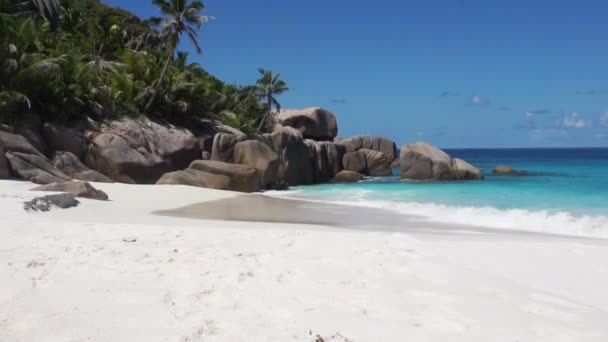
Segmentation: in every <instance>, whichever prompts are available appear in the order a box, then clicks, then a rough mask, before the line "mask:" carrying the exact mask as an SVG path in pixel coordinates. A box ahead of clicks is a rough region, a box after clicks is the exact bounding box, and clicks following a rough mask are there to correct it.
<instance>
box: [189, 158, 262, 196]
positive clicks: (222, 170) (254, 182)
mask: <svg viewBox="0 0 608 342" xmlns="http://www.w3.org/2000/svg"><path fill="white" fill-rule="evenodd" d="M189 168H190V169H194V170H199V171H204V172H207V173H211V174H215V175H223V176H227V177H229V178H230V186H229V188H230V190H233V191H240V192H256V191H259V190H260V184H261V182H260V175H259V173H258V171H257V170H256V169H255V168H253V167H251V166H249V165H240V164H230V163H224V162H220V161H215V160H196V161H194V162H192V164H190V167H189Z"/></svg>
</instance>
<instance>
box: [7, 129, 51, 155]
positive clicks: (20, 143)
mask: <svg viewBox="0 0 608 342" xmlns="http://www.w3.org/2000/svg"><path fill="white" fill-rule="evenodd" d="M0 144H2V145H4V150H5V152H20V153H25V154H34V155H37V156H39V157H42V158H46V157H45V156H44V154H42V153H41V152H40V151H38V150H37V149H36V148H35V147H34V146H33V145H32V144H31V143H30V142H29V141H28V140H27V139H26V138H24V137H23V136H21V135H18V134H13V133H9V132H4V131H0Z"/></svg>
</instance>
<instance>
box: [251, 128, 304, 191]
mask: <svg viewBox="0 0 608 342" xmlns="http://www.w3.org/2000/svg"><path fill="white" fill-rule="evenodd" d="M257 138H258V140H260V141H262V142H264V143H266V144H267V145H268V146H270V147H271V148H272V150H273V151H274V152H275V153H276V154H278V155H279V158H280V161H281V163H280V165H279V181H281V182H284V183H286V184H288V185H292V186H296V185H307V184H312V183H313V182H314V168H313V162H312V160H311V157H310V154H309V148H308V146H307V145H306V144H305V143H304V139H303V137H302V134H301V133H300V132H299V131H298V130H296V129H294V128H292V127H278V128H277V129H276V130H275V131H274V132H273V133H272V134H264V135H261V136H258V137H257Z"/></svg>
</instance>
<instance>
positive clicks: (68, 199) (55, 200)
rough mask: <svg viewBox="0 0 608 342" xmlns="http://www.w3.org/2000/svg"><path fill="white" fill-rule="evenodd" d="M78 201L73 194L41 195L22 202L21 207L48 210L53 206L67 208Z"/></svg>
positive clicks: (75, 204)
mask: <svg viewBox="0 0 608 342" xmlns="http://www.w3.org/2000/svg"><path fill="white" fill-rule="evenodd" d="M78 204H80V202H78V200H77V199H76V196H74V194H70V193H62V194H55V195H48V196H43V197H36V198H34V199H32V200H31V201H27V202H25V203H24V204H23V209H25V210H26V211H49V210H51V209H52V208H53V207H56V208H60V209H68V208H73V207H76V206H78Z"/></svg>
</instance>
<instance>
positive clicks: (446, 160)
mask: <svg viewBox="0 0 608 342" xmlns="http://www.w3.org/2000/svg"><path fill="white" fill-rule="evenodd" d="M400 167H401V178H403V179H410V180H462V179H483V173H482V172H481V171H480V170H479V169H477V168H476V167H474V166H472V165H471V164H469V163H467V162H465V161H463V160H461V159H452V158H451V157H450V156H449V155H448V154H447V153H445V152H444V151H442V150H440V149H438V148H437V147H435V146H433V145H431V144H428V143H426V142H417V143H415V144H409V145H405V146H403V147H402V149H401V156H400Z"/></svg>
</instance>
